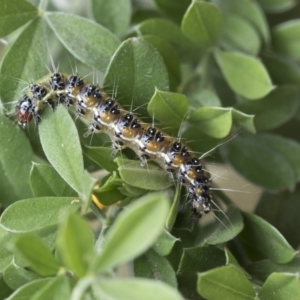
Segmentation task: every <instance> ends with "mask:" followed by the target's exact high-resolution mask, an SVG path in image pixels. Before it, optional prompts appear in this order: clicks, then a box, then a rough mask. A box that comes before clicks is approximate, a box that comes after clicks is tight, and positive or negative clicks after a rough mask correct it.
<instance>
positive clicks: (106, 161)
mask: <svg viewBox="0 0 300 300" xmlns="http://www.w3.org/2000/svg"><path fill="white" fill-rule="evenodd" d="M82 150H83V153H84V154H85V155H86V156H87V157H88V158H90V159H91V160H92V161H94V162H95V163H96V164H98V165H99V166H100V167H102V168H103V169H105V170H107V171H109V172H113V171H117V168H118V166H117V164H116V163H115V162H114V159H115V158H116V157H119V156H120V153H119V152H118V153H117V154H116V157H114V156H113V155H112V151H113V150H112V149H111V148H108V147H90V146H86V145H82ZM122 156H124V155H123V154H122Z"/></svg>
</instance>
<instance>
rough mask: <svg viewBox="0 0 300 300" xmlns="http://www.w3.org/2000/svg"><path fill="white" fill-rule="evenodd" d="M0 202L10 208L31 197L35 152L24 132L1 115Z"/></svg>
mask: <svg viewBox="0 0 300 300" xmlns="http://www.w3.org/2000/svg"><path fill="white" fill-rule="evenodd" d="M0 136H1V141H2V142H1V143H0V190H1V193H0V202H1V203H2V205H3V206H8V205H9V204H10V203H13V202H14V201H16V200H19V199H22V198H23V197H31V196H32V193H31V190H30V187H29V184H28V177H29V172H30V168H31V162H32V161H33V159H34V157H33V152H32V149H31V146H30V144H29V141H28V139H27V138H26V136H25V134H24V132H22V130H21V129H20V128H18V127H16V125H15V124H13V123H12V122H11V121H10V120H9V119H8V118H6V117H5V115H0Z"/></svg>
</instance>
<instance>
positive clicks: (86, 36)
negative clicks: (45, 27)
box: [45, 12, 119, 71]
mask: <svg viewBox="0 0 300 300" xmlns="http://www.w3.org/2000/svg"><path fill="white" fill-rule="evenodd" d="M45 18H46V20H47V22H48V24H49V26H50V27H51V29H52V30H53V32H54V33H55V35H56V36H57V37H58V39H59V40H60V41H61V43H62V44H63V45H64V46H65V47H66V48H67V49H68V50H69V51H70V52H71V54H72V55H73V56H75V57H76V58H77V59H78V60H80V61H82V62H83V63H84V64H86V65H88V66H90V67H91V68H96V69H97V70H100V71H103V70H104V69H105V68H106V67H107V65H108V63H109V61H110V59H111V57H112V56H113V54H114V52H115V50H116V49H117V47H118V45H119V40H118V38H117V37H116V36H115V35H114V34H112V33H111V32H110V31H108V30H107V29H106V28H104V27H102V26H101V25H98V24H97V23H95V22H93V21H91V20H88V19H85V18H82V17H78V16H75V15H71V14H67V13H62V12H51V13H50V12H48V13H47V14H46V15H45Z"/></svg>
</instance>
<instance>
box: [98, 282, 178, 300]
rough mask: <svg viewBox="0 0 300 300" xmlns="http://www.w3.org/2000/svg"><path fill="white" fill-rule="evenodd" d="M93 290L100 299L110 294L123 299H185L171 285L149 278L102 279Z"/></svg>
mask: <svg viewBox="0 0 300 300" xmlns="http://www.w3.org/2000/svg"><path fill="white" fill-rule="evenodd" d="M93 291H94V293H95V295H96V296H97V297H98V298H99V299H103V297H107V296H109V298H111V299H122V300H140V299H143V300H153V295H154V294H155V300H183V298H182V297H181V295H180V294H179V293H178V292H177V291H176V290H175V289H173V288H171V287H170V286H168V285H166V284H164V283H162V282H157V281H153V280H147V279H138V278H135V279H114V280H109V279H102V280H101V281H99V282H97V283H96V284H94V285H93ZM153 293H154V294H153Z"/></svg>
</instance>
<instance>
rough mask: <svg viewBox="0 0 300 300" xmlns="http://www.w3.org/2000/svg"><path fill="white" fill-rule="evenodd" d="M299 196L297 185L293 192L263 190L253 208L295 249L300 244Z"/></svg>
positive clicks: (299, 190)
mask: <svg viewBox="0 0 300 300" xmlns="http://www.w3.org/2000/svg"><path fill="white" fill-rule="evenodd" d="M299 151H300V150H299ZM298 153H299V152H298ZM299 197H300V188H299V187H298V186H297V189H296V190H295V191H293V193H291V192H288V191H283V192H281V193H277V194H271V193H267V192H265V193H264V194H263V195H262V197H261V198H260V200H259V203H258V205H257V207H256V209H255V213H256V214H258V215H259V216H260V217H262V218H264V219H265V220H266V221H267V222H269V223H271V224H272V225H273V226H274V227H276V228H277V229H278V230H279V231H280V232H281V233H282V235H283V236H284V237H285V238H286V239H287V241H288V242H289V243H290V244H291V245H292V246H293V247H294V248H295V249H297V247H298V245H299V244H300V236H299V234H298V228H299V226H300V219H299V214H298V211H299V210H300V201H299ZM282 199H284V201H282ZM270 207H272V209H270Z"/></svg>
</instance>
